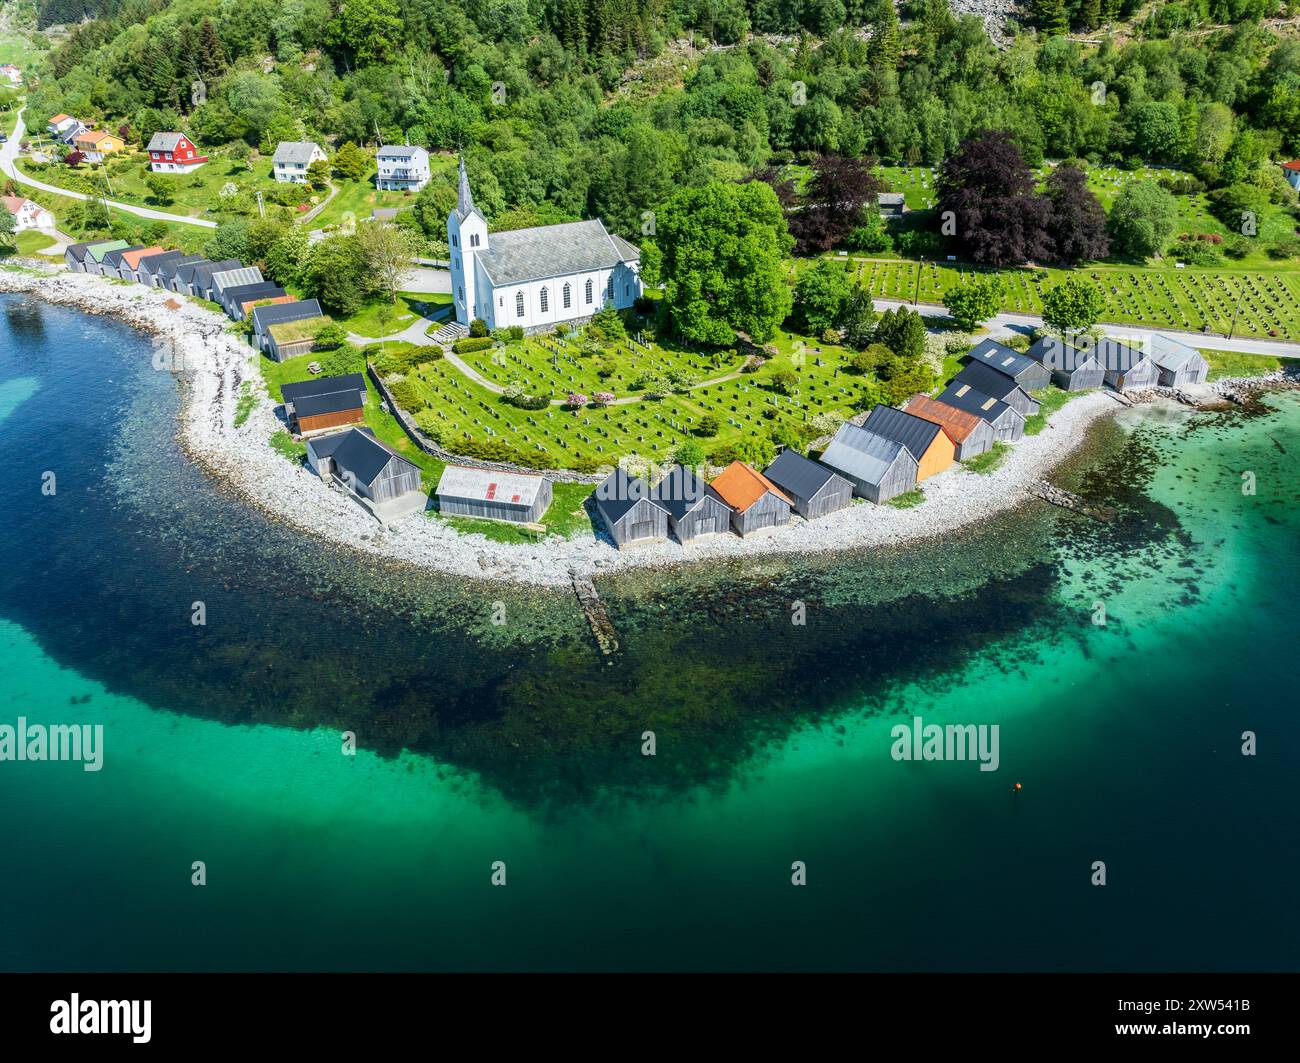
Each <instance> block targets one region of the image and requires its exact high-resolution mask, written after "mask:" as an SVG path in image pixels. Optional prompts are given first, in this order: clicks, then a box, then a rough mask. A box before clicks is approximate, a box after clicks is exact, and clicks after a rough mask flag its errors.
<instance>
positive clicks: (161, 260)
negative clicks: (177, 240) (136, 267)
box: [140, 251, 185, 275]
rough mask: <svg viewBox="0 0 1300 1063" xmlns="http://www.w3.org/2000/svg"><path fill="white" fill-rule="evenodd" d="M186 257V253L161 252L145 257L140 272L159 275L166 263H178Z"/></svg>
mask: <svg viewBox="0 0 1300 1063" xmlns="http://www.w3.org/2000/svg"><path fill="white" fill-rule="evenodd" d="M184 257H185V252H184V251H159V252H158V253H157V254H154V255H145V256H144V258H142V259H140V271H141V272H142V273H152V274H154V275H157V274H158V273H159V272H160V271H161V270H162V267H163V266H164V265H165V264H166V263H168V262H176V261H178V260H179V259H182V258H184Z"/></svg>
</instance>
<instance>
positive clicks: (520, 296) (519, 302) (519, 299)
mask: <svg viewBox="0 0 1300 1063" xmlns="http://www.w3.org/2000/svg"><path fill="white" fill-rule="evenodd" d="M523 316H524V293H523V292H515V317H523Z"/></svg>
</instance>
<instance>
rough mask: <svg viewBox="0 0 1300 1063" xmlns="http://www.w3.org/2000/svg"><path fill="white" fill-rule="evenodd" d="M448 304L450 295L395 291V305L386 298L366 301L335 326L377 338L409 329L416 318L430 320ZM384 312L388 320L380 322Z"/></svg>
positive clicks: (382, 296)
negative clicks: (440, 308) (338, 325)
mask: <svg viewBox="0 0 1300 1063" xmlns="http://www.w3.org/2000/svg"><path fill="white" fill-rule="evenodd" d="M450 303H451V296H450V295H442V294H433V295H429V294H424V293H420V292H398V293H397V305H396V306H394V305H393V304H392V303H390V302H389V301H388V297H387V296H386V295H381V296H377V297H375V298H373V299H371V300H369V301H368V302H367V303H366V305H365V306H363V307H362V308H361V309H360V310H358V311H357V312H356V313H355V314H353V315H352V316H351V317H347V318H340V319H339V321H338V324H340V325H342V326H343V328H345V329H347V330H348V331H349V332H354V333H356V334H357V335H358V336H369V337H371V338H373V339H380V338H381V337H382V336H392V335H395V334H396V333H398V332H401V331H403V330H404V329H407V328H409V327H410V326H411V325H412V324H414V323H415V321H416V320H417V319H418V318H422V317H430V316H432V315H433V314H435V313H436V312H437V311H438V308H439V307H442V306H447V305H448V304H450ZM385 310H387V311H388V312H389V318H388V320H387V321H386V322H382V323H381V318H382V316H383V314H384V312H385ZM385 326H386V327H385Z"/></svg>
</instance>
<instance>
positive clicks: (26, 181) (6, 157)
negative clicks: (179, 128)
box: [0, 107, 217, 229]
mask: <svg viewBox="0 0 1300 1063" xmlns="http://www.w3.org/2000/svg"><path fill="white" fill-rule="evenodd" d="M25 110H27V108H26V107H24V108H23V109H22V110H20V111H19V112H18V124H17V125H15V126H14V131H13V135H12V136H11V137H10V138H9V140H8V141H7V142H6V143H4V144H0V173H3V174H5V176H7V177H12V178H13V179H14V180H15V181H16V182H17V183H18V184H20V185H27V186H28V187H30V188H39V189H40V190H41V191H43V192H52V193H53V194H54V195H56V196H66V197H67V198H68V199H80V200H87V199H90V198H92V197H90V196H88V195H86V193H85V192H72V191H70V190H69V189H66V188H59V187H58V185H47V184H46V183H45V182H44V181H37V180H36V179H35V178H33V177H28V176H27V175H26V174H25V173H23V172H22V171H21V170H20V169H18V167H17V166H16V165H15V160H16V159H17V158H18V145H19V144H20V143H21V142H22V139H23V133H25V132H26V129H27V127H26V126H25V125H24V124H23V111H25ZM94 198H95V199H99V198H100V197H99V196H95V197H94ZM106 202H107V203H108V205H109V206H110V207H113V208H114V209H115V210H123V211H126V213H128V214H134V215H136V217H139V218H149V219H151V220H153V221H169V222H175V223H176V224H178V225H194V226H197V227H198V228H200V229H215V228H216V227H217V223H216V222H215V221H208V220H206V219H205V218H188V217H185V216H184V215H182V214H168V213H166V212H165V211H161V210H153V209H152V208H150V207H137V206H133V205H132V204H130V203H119V202H118V201H117V200H113V199H110V200H107V201H106Z"/></svg>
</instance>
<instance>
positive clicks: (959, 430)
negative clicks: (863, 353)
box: [907, 395, 993, 461]
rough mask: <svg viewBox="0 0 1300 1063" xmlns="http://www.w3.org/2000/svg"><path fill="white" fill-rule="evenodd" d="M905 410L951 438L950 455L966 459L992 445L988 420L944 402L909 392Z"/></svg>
mask: <svg viewBox="0 0 1300 1063" xmlns="http://www.w3.org/2000/svg"><path fill="white" fill-rule="evenodd" d="M907 412H908V413H910V414H912V415H913V416H914V417H924V418H925V419H926V420H927V421H933V422H934V423H935V424H937V425H939V426H940V427H941V428H942V429H943V430H944V432H946V433H947V435H948V438H949V439H951V440H952V441H953V445H954V450H953V456H954V457H955V458H956V459H957V460H958V461H967V460H968V459H970V458H973V457H975V456H976V455H977V454H983V453H984V452H985V451H986V450H989V449H990V448H991V447H992V446H993V426H992V425H991V424H989V423H988V421H985V420H983V419H981V418H979V417H976V416H975V414H973V413H967V412H966V411H965V410H959V409H957V407H956V406H949V405H948V404H947V403H946V402H940V401H939V400H938V399H932V398H930V397H929V396H928V395H913V396H912V397H911V398H910V399H909V400H908V402H907Z"/></svg>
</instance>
